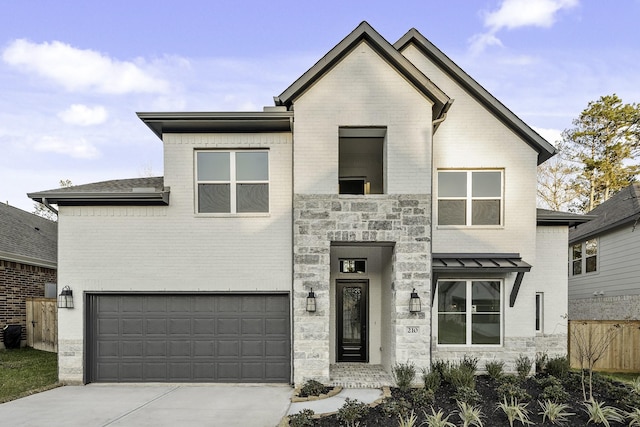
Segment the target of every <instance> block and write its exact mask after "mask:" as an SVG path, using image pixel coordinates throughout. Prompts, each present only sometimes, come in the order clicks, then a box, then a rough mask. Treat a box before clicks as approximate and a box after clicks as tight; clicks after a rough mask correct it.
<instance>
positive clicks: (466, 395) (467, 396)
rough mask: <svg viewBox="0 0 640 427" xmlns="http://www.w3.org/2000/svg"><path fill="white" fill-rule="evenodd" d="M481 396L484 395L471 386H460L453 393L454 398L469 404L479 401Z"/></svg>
mask: <svg viewBox="0 0 640 427" xmlns="http://www.w3.org/2000/svg"><path fill="white" fill-rule="evenodd" d="M481 398H482V397H481V396H480V393H478V392H477V391H476V389H475V388H471V387H460V388H458V389H457V390H456V391H455V392H454V393H453V396H452V399H453V400H457V401H459V402H464V403H467V404H469V405H474V404H476V403H478V402H479V401H480V399H481Z"/></svg>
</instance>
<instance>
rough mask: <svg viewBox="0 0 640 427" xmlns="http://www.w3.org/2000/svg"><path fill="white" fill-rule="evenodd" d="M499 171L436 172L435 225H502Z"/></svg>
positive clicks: (500, 177) (500, 173) (500, 174)
mask: <svg viewBox="0 0 640 427" xmlns="http://www.w3.org/2000/svg"><path fill="white" fill-rule="evenodd" d="M502 175H503V174H502V171H500V170H463V171H454V170H451V171H449V170H447V171H438V225H454V226H455V225H459V226H487V225H502V209H503V207H502V206H503V196H502V187H503V183H502Z"/></svg>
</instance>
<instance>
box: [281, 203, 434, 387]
mask: <svg viewBox="0 0 640 427" xmlns="http://www.w3.org/2000/svg"><path fill="white" fill-rule="evenodd" d="M293 202H294V208H293V209H294V226H293V229H294V230H293V248H294V249H293V250H294V254H293V255H294V261H293V274H294V278H293V291H294V294H293V295H294V297H293V330H294V332H293V340H294V341H293V352H294V354H293V363H294V382H295V383H296V384H300V383H302V382H304V381H306V380H307V379H311V378H313V379H317V380H320V381H328V380H329V360H330V358H329V347H330V346H329V340H330V336H331V331H330V330H329V315H330V312H331V310H332V307H330V304H329V301H330V298H329V296H330V295H329V284H330V283H329V280H330V252H331V243H332V242H334V243H345V242H350V243H363V244H374V245H375V244H376V243H381V244H382V243H389V242H391V243H393V244H394V250H393V255H392V267H391V268H392V274H391V280H392V283H391V288H392V293H391V294H392V295H393V297H392V299H393V300H392V301H391V304H390V306H391V307H392V313H391V316H390V321H391V323H392V326H393V328H392V331H393V332H392V335H393V336H392V337H391V342H392V345H393V348H391V349H390V354H391V357H392V358H393V359H394V360H391V361H388V362H390V363H391V364H393V363H394V362H396V361H398V362H405V361H407V360H411V361H412V362H414V363H415V364H416V365H418V366H425V367H428V366H429V361H430V326H429V323H430V318H431V314H430V312H429V310H430V307H429V303H428V302H429V301H430V298H431V296H430V271H431V253H430V239H431V225H430V212H431V206H430V205H431V195H429V194H402V195H368V196H344V195H340V196H339V195H337V194H334V195H331V194H309V195H307V194H295V195H294V201H293ZM311 288H313V291H314V292H315V295H316V303H317V311H316V312H315V313H308V312H306V311H305V303H306V297H307V294H308V292H309V290H310V289H311ZM414 288H415V289H416V290H417V291H418V292H419V293H420V296H421V298H422V302H423V304H422V308H423V310H422V312H421V313H418V314H412V313H409V298H410V294H411V291H412V289H414ZM409 326H411V328H409ZM415 327H417V328H418V329H417V330H418V331H419V332H418V333H415V331H416V329H415ZM410 330H411V332H412V333H409V332H410Z"/></svg>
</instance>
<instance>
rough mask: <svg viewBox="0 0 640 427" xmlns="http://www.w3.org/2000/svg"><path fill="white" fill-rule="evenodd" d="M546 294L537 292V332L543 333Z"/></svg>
mask: <svg viewBox="0 0 640 427" xmlns="http://www.w3.org/2000/svg"><path fill="white" fill-rule="evenodd" d="M543 303H544V293H542V292H536V332H542V319H543V317H542V316H543V314H544V306H543Z"/></svg>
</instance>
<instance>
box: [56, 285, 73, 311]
mask: <svg viewBox="0 0 640 427" xmlns="http://www.w3.org/2000/svg"><path fill="white" fill-rule="evenodd" d="M58 308H73V291H72V290H71V288H69V287H68V286H65V287H64V288H62V292H60V295H58Z"/></svg>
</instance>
